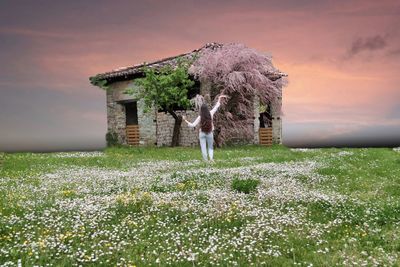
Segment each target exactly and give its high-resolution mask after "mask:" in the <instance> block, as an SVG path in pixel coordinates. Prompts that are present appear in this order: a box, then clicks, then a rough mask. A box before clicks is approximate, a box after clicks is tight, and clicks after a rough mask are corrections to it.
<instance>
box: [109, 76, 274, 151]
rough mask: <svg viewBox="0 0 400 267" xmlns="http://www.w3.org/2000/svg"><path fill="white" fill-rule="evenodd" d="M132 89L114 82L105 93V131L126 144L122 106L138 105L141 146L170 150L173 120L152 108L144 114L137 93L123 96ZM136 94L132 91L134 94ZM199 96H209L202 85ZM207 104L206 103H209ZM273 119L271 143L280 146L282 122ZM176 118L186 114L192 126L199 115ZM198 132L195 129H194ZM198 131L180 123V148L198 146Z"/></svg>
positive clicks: (256, 140)
mask: <svg viewBox="0 0 400 267" xmlns="http://www.w3.org/2000/svg"><path fill="white" fill-rule="evenodd" d="M128 87H131V88H135V87H134V85H133V82H132V81H122V82H115V83H113V84H112V85H111V86H110V89H109V90H107V130H108V132H115V133H116V134H117V138H118V142H119V143H120V144H127V140H126V117H125V116H126V115H125V106H124V103H126V102H127V101H137V108H138V124H139V133H140V140H139V143H140V145H155V144H156V145H157V146H169V145H170V144H171V140H172V132H173V127H174V123H175V120H174V118H173V117H172V116H171V115H170V114H168V113H164V112H157V111H156V110H155V108H152V109H150V110H149V111H148V112H146V113H145V112H144V101H143V100H142V99H139V97H138V95H137V93H134V94H133V95H129V94H125V93H124V91H125V90H126V88H128ZM134 91H135V90H134ZM201 93H202V94H204V93H209V86H208V85H206V84H201ZM276 101H277V102H276V105H278V106H281V105H282V95H280V96H279V97H278V99H277V100H276ZM259 102H260V101H259V98H258V97H255V99H254V125H253V126H252V127H254V128H253V129H254V139H253V142H254V143H255V144H258V143H259V128H260V122H259V116H260V114H259V105H260V103H259ZM208 103H209V101H208ZM271 113H272V114H271V115H272V128H273V129H272V134H273V137H272V141H273V143H277V144H281V143H282V120H281V117H280V114H279V113H278V111H277V110H274V109H273V108H272V109H271ZM177 114H186V117H187V118H188V120H189V121H191V122H193V121H194V120H195V119H196V118H197V116H198V113H197V112H196V111H192V110H190V111H177ZM197 128H198V127H197ZM198 144H199V141H198V130H197V129H193V128H189V127H188V126H187V124H186V123H185V122H184V121H183V122H182V126H181V137H180V145H181V146H197V145H198Z"/></svg>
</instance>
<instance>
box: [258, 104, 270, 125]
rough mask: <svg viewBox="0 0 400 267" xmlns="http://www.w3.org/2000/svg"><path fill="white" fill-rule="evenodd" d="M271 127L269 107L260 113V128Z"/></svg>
mask: <svg viewBox="0 0 400 267" xmlns="http://www.w3.org/2000/svg"><path fill="white" fill-rule="evenodd" d="M269 127H272V116H271V105H268V106H267V109H266V111H265V112H261V113H260V128H269Z"/></svg>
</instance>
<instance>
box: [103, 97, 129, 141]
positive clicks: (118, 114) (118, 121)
mask: <svg viewBox="0 0 400 267" xmlns="http://www.w3.org/2000/svg"><path fill="white" fill-rule="evenodd" d="M125 125H126V118H125V107H124V106H123V105H121V104H119V103H117V102H115V101H114V97H113V91H112V89H109V90H107V132H109V133H111V132H115V133H116V134H117V138H118V143H120V144H126V132H125Z"/></svg>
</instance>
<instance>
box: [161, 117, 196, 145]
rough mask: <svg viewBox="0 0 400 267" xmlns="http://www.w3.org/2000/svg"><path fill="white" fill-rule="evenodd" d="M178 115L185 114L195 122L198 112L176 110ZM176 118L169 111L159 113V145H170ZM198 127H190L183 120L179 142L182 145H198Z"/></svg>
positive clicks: (189, 119)
mask: <svg viewBox="0 0 400 267" xmlns="http://www.w3.org/2000/svg"><path fill="white" fill-rule="evenodd" d="M176 114H177V115H185V116H186V117H187V118H186V119H187V120H188V121H190V122H193V121H194V120H195V119H196V118H197V116H198V112H195V111H193V110H189V111H176ZM174 125H175V119H174V118H173V117H172V116H171V114H169V113H165V112H158V113H157V146H170V145H171V142H172V134H173V131H174ZM197 128H198V127H196V128H190V127H189V126H188V125H187V123H186V122H185V121H182V125H181V134H180V139H179V144H180V145H181V146H197V145H198V144H199V137H198V130H197Z"/></svg>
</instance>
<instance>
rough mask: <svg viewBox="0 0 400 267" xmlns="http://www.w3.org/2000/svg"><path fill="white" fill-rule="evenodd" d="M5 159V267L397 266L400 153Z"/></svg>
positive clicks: (0, 181)
mask: <svg viewBox="0 0 400 267" xmlns="http://www.w3.org/2000/svg"><path fill="white" fill-rule="evenodd" d="M2 158H3V161H2V165H1V169H0V265H1V266H16V265H18V264H20V265H22V266H34V265H37V266H38V265H41V266H46V265H49V266H50V265H51V266H54V265H56V266H71V265H74V266H78V265H83V266H87V265H92V266H165V265H173V266H250V265H254V266H400V151H398V150H395V149H391V148H368V149H366V148H363V149H336V148H332V149H289V148H286V147H284V146H279V145H276V146H273V147H270V148H263V147H258V146H242V147H234V148H223V149H218V150H216V151H215V160H216V162H215V163H214V164H208V163H204V162H202V161H201V160H200V159H201V155H200V151H199V149H198V148H193V149H192V148H108V149H105V150H104V151H98V152H69V153H67V152H63V153H14V154H8V153H6V154H3V155H2ZM0 164H1V162H0Z"/></svg>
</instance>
